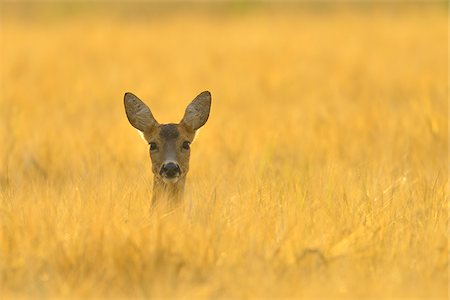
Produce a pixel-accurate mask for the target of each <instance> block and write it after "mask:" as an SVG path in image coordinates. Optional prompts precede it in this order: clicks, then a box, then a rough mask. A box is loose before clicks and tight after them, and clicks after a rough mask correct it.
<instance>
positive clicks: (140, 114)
mask: <svg viewBox="0 0 450 300" xmlns="http://www.w3.org/2000/svg"><path fill="white" fill-rule="evenodd" d="M124 104H125V112H126V113H127V118H128V121H130V124H131V125H132V126H133V127H134V128H136V129H137V130H140V131H142V132H144V131H147V130H148V129H150V128H151V127H153V126H155V125H157V124H158V122H157V121H156V120H155V118H154V117H153V115H152V112H151V111H150V108H148V106H147V105H145V103H144V102H142V101H141V100H140V99H139V98H138V97H137V96H135V95H133V94H132V93H125V96H124Z"/></svg>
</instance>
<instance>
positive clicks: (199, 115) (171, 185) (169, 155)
mask: <svg viewBox="0 0 450 300" xmlns="http://www.w3.org/2000/svg"><path fill="white" fill-rule="evenodd" d="M124 102H125V110H126V113H127V117H128V120H129V121H130V123H131V125H132V126H133V127H135V128H137V129H138V130H140V131H141V132H142V133H143V136H144V138H145V140H146V141H147V142H148V143H149V144H152V143H154V145H156V148H155V149H154V150H149V152H150V158H151V162H152V172H153V175H154V177H153V198H152V203H153V205H155V204H156V203H157V202H158V201H160V199H161V198H167V199H170V200H169V201H171V202H178V201H179V200H181V198H182V196H183V192H184V185H185V182H186V174H187V173H188V171H189V158H190V149H185V148H183V143H185V142H189V144H190V143H192V141H193V140H194V137H195V132H196V131H197V129H198V128H200V127H201V126H203V125H204V124H205V123H206V121H207V120H208V117H209V111H210V107H211V94H210V93H209V92H203V93H201V94H199V95H198V96H197V97H196V98H195V99H194V100H193V101H192V102H191V104H189V105H188V107H187V108H186V111H185V115H184V117H183V119H182V120H181V122H180V123H179V124H174V123H170V124H158V122H157V121H156V120H155V118H154V117H153V115H152V113H151V111H150V109H149V108H148V107H147V105H145V103H144V102H142V101H141V100H140V99H139V98H138V97H136V96H135V95H133V94H131V93H126V94H125V98H124ZM168 161H170V162H175V163H176V164H178V166H179V168H180V171H181V174H180V176H179V177H177V178H176V180H168V179H167V178H163V177H162V176H161V174H160V170H161V168H162V166H163V164H164V163H166V162H168Z"/></svg>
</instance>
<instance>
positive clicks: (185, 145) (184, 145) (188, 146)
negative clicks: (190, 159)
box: [183, 141, 191, 150]
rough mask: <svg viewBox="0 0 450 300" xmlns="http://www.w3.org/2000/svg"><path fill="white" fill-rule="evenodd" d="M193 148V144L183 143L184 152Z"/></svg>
mask: <svg viewBox="0 0 450 300" xmlns="http://www.w3.org/2000/svg"><path fill="white" fill-rule="evenodd" d="M190 148H191V143H189V142H188V141H184V142H183V149H184V150H189V149H190Z"/></svg>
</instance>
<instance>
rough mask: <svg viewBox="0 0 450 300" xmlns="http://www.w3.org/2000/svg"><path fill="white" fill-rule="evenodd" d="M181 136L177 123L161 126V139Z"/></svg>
mask: <svg viewBox="0 0 450 300" xmlns="http://www.w3.org/2000/svg"><path fill="white" fill-rule="evenodd" d="M179 136H180V132H179V130H178V126H177V125H176V124H164V125H161V126H160V129H159V137H160V138H161V139H165V140H170V139H176V138H178V137H179Z"/></svg>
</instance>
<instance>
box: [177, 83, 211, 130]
mask: <svg viewBox="0 0 450 300" xmlns="http://www.w3.org/2000/svg"><path fill="white" fill-rule="evenodd" d="M210 109H211V93H210V92H208V91H204V92H202V93H200V94H199V95H198V96H197V97H195V99H194V100H192V102H191V103H190V104H189V105H188V107H187V108H186V111H185V112H184V117H183V119H182V120H181V124H184V125H185V126H186V127H187V128H189V129H190V130H192V131H196V130H197V129H199V128H200V127H202V126H203V125H205V123H206V121H208V117H209V111H210Z"/></svg>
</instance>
